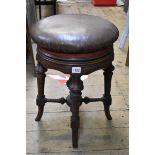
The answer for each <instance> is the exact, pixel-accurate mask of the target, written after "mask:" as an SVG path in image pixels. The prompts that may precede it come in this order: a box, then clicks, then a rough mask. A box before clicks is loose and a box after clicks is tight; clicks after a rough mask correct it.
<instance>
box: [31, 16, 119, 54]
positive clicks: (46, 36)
mask: <svg viewBox="0 0 155 155" xmlns="http://www.w3.org/2000/svg"><path fill="white" fill-rule="evenodd" d="M118 35H119V32H118V29H117V28H116V26H115V25H113V24H112V23H111V22H109V21H108V20H105V19H102V18H101V17H97V16H90V15H85V14H72V15H55V16H51V17H48V18H45V19H43V20H41V21H39V22H38V23H36V24H35V25H33V26H32V28H31V36H32V39H33V40H34V41H35V42H36V43H37V44H38V45H39V46H40V47H43V48H45V49H47V50H51V51H55V52H63V53H75V54H76V53H90V52H95V51H97V50H100V49H103V48H105V47H108V46H111V45H112V44H113V43H114V42H115V41H116V40H117V38H118Z"/></svg>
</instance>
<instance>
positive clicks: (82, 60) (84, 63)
mask: <svg viewBox="0 0 155 155" xmlns="http://www.w3.org/2000/svg"><path fill="white" fill-rule="evenodd" d="M113 60H114V50H113V46H109V47H107V48H104V49H103V50H101V51H97V52H93V53H85V54H66V53H58V52H53V51H48V50H46V49H43V48H41V47H37V61H38V65H37V67H36V73H37V83H38V96H37V99H36V103H37V106H38V114H37V117H36V119H35V120H36V121H40V120H41V117H42V115H43V111H44V106H45V103H47V102H57V103H61V104H64V103H66V104H67V105H68V106H69V107H70V111H71V112H72V116H71V128H72V144H73V147H74V148H77V147H78V128H79V124H80V117H79V106H80V105H81V104H82V102H84V103H86V104H88V103H90V102H97V101H102V102H103V105H104V111H105V115H106V117H107V119H108V120H111V119H112V117H111V115H110V110H109V108H110V105H111V102H112V98H111V94H110V90H111V78H112V74H113V72H112V71H113V70H114V66H113V65H112V61H113ZM72 67H81V72H80V73H72ZM47 69H55V70H58V71H60V72H63V73H65V74H71V76H70V79H69V80H68V81H67V87H68V88H69V90H70V94H69V95H68V96H67V98H66V99H65V98H63V97H62V98H59V99H47V98H46V97H45V95H44V84H45V77H46V74H45V72H46V71H47ZM99 69H103V70H104V73H103V74H104V95H103V96H102V97H101V98H88V97H84V98H82V96H81V95H82V92H81V91H82V90H83V88H84V86H83V81H82V80H81V79H80V77H81V76H82V75H87V74H90V73H92V72H94V71H96V70H99Z"/></svg>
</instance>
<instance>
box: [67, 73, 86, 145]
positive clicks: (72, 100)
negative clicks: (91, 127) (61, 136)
mask: <svg viewBox="0 0 155 155" xmlns="http://www.w3.org/2000/svg"><path fill="white" fill-rule="evenodd" d="M80 77H81V75H78V74H72V75H71V77H70V79H69V80H68V82H67V86H68V88H69V90H70V95H69V96H68V97H67V102H68V105H70V110H71V112H72V116H71V128H72V144H73V147H74V148H77V147H78V128H79V124H80V118H79V106H80V105H81V102H82V97H81V94H82V92H81V91H82V90H83V88H84V87H83V82H82V80H81V79H80Z"/></svg>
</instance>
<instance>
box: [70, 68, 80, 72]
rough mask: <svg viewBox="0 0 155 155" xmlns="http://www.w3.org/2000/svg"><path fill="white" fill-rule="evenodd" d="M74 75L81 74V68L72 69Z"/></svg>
mask: <svg viewBox="0 0 155 155" xmlns="http://www.w3.org/2000/svg"><path fill="white" fill-rule="evenodd" d="M72 73H81V67H72Z"/></svg>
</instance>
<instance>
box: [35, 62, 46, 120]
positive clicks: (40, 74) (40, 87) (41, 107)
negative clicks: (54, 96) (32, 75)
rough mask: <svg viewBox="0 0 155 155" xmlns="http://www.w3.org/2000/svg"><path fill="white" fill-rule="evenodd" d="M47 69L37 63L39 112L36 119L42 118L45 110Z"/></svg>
mask: <svg viewBox="0 0 155 155" xmlns="http://www.w3.org/2000/svg"><path fill="white" fill-rule="evenodd" d="M46 71H47V69H46V68H44V67H43V66H42V65H41V64H38V65H37V67H36V73H37V84H38V95H37V99H36V104H37V106H38V114H37V117H36V119H35V121H40V120H41V117H42V115H43V111H44V105H45V102H44V101H45V100H44V98H45V95H44V84H45V77H46V74H45V72H46Z"/></svg>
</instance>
